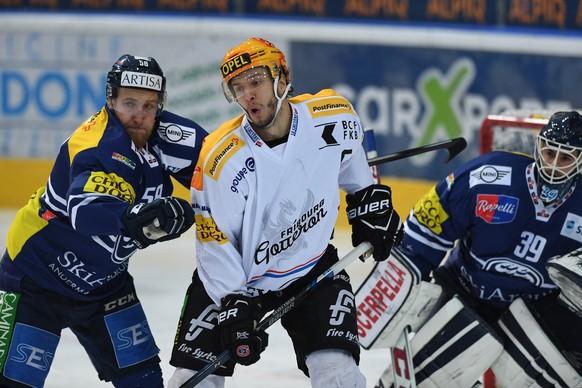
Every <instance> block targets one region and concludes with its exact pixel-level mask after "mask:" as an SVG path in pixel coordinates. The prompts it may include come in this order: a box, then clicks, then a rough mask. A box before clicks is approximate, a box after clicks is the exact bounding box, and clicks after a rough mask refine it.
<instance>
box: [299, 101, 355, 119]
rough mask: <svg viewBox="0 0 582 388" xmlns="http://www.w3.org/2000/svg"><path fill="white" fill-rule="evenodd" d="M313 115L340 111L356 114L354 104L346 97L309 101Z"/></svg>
mask: <svg viewBox="0 0 582 388" xmlns="http://www.w3.org/2000/svg"><path fill="white" fill-rule="evenodd" d="M307 107H308V109H309V112H310V113H311V117H313V118H316V117H323V116H331V115H335V114H339V113H351V114H354V110H353V109H352V106H351V105H350V103H349V102H348V100H346V99H345V98H341V97H336V98H325V99H322V100H317V101H311V102H308V103H307Z"/></svg>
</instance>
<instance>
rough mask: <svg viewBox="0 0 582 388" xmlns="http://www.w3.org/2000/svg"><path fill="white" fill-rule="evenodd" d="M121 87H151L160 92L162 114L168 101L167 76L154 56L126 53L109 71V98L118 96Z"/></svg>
mask: <svg viewBox="0 0 582 388" xmlns="http://www.w3.org/2000/svg"><path fill="white" fill-rule="evenodd" d="M119 88H138V89H149V90H153V91H156V92H158V111H157V114H156V116H160V115H161V113H162V110H163V109H164V104H165V102H166V77H165V76H164V73H163V71H162V68H161V67H160V65H159V64H158V62H157V61H156V60H155V59H154V58H152V57H140V56H135V55H131V54H124V55H122V56H121V57H119V59H118V60H117V61H116V62H115V63H114V64H113V66H112V67H111V70H110V71H109V73H107V85H106V96H107V99H110V98H116V97H117V95H118V93H119Z"/></svg>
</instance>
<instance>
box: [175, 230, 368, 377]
mask: <svg viewBox="0 0 582 388" xmlns="http://www.w3.org/2000/svg"><path fill="white" fill-rule="evenodd" d="M371 253H372V244H370V243H369V242H367V241H366V242H363V243H361V244H360V245H358V246H357V247H355V248H354V249H352V250H351V251H350V252H348V253H347V254H346V255H345V256H344V257H342V258H341V259H340V260H339V261H338V262H337V263H335V264H334V265H332V266H331V267H330V268H328V269H327V270H325V271H323V273H322V274H321V275H319V276H318V277H317V278H315V280H313V281H312V282H311V283H309V284H308V285H306V286H305V287H304V288H303V289H302V290H301V291H299V292H298V293H297V294H296V295H294V296H292V297H291V298H289V299H288V300H287V301H286V302H285V303H283V304H282V305H281V306H279V307H277V308H276V309H275V310H273V311H272V312H271V314H269V316H267V317H265V318H263V320H261V322H259V324H258V325H257V330H265V329H267V328H268V327H270V326H271V325H273V324H274V323H275V322H277V321H278V320H279V319H281V317H282V316H283V315H285V314H287V313H288V312H289V311H290V310H291V309H293V308H294V307H295V306H296V305H298V304H299V303H300V302H301V301H303V299H305V298H306V297H307V296H308V295H309V294H310V293H311V291H312V290H313V289H314V288H315V287H316V286H317V284H318V283H319V282H321V281H322V280H323V279H325V278H328V277H333V276H334V275H336V274H337V273H338V272H340V271H342V270H344V269H345V268H346V267H347V266H348V265H350V264H351V263H352V262H353V261H355V260H356V259H357V258H358V257H361V258H362V260H365V259H366V258H368V256H370V254H371ZM228 360H230V352H229V350H228V349H225V350H223V351H222V353H220V354H219V355H218V356H217V357H216V360H215V361H213V362H210V363H208V364H207V365H206V366H205V367H204V368H202V369H200V370H199V371H198V372H197V373H196V374H195V375H194V376H192V377H191V378H189V379H188V380H187V381H186V382H185V383H184V384H182V385H181V386H180V388H192V387H195V386H196V385H197V384H198V383H200V382H201V381H202V380H204V379H205V378H206V377H207V376H208V375H210V374H212V373H213V372H214V371H216V370H217V369H218V368H220V367H221V366H222V365H224V363H226V362H227V361H228Z"/></svg>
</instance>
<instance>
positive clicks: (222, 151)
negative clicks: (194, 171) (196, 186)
mask: <svg viewBox="0 0 582 388" xmlns="http://www.w3.org/2000/svg"><path fill="white" fill-rule="evenodd" d="M245 144H246V143H245V142H244V141H243V140H242V139H241V138H240V137H238V136H237V135H232V136H229V137H226V138H224V140H223V141H222V142H221V143H220V144H219V145H218V146H217V147H216V149H215V151H214V152H213V153H212V154H210V156H209V157H208V159H207V160H206V165H205V166H204V173H206V174H207V175H208V176H210V177H211V178H212V179H214V180H215V181H216V180H218V177H219V176H220V171H221V170H222V167H224V163H226V161H227V160H228V159H230V158H231V157H232V155H234V154H236V153H237V151H238V150H240V149H241V148H242V147H243V146H244V145H245Z"/></svg>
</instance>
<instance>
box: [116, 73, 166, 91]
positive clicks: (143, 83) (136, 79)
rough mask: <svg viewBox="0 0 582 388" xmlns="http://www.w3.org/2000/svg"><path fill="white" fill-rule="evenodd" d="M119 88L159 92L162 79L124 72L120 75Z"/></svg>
mask: <svg viewBox="0 0 582 388" xmlns="http://www.w3.org/2000/svg"><path fill="white" fill-rule="evenodd" d="M121 86H125V87H129V88H145V89H152V90H157V91H158V92H160V91H161V90H162V77H160V76H159V75H155V74H144V73H136V72H134V71H124V72H123V73H122V74H121Z"/></svg>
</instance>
